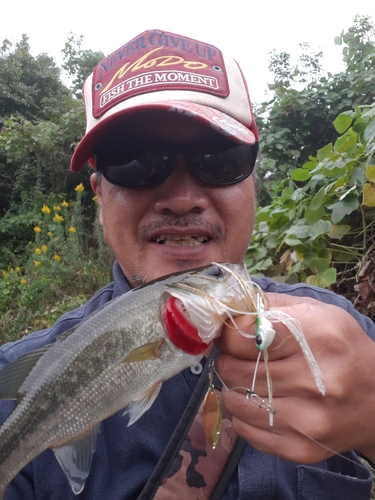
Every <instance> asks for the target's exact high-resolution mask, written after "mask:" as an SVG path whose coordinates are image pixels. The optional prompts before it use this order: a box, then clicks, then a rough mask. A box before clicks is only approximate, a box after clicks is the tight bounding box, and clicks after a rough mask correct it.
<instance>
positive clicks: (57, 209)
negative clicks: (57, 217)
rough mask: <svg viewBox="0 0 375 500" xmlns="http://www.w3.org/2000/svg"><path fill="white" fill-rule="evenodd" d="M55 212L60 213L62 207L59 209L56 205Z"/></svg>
mask: <svg viewBox="0 0 375 500" xmlns="http://www.w3.org/2000/svg"><path fill="white" fill-rule="evenodd" d="M53 209H54V211H55V212H59V211H60V210H61V207H59V206H58V205H56V206H55V207H53Z"/></svg>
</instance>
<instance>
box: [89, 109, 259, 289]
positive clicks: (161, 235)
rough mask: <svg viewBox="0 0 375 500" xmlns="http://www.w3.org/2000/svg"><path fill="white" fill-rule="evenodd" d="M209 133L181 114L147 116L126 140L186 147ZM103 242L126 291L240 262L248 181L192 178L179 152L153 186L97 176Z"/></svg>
mask: <svg viewBox="0 0 375 500" xmlns="http://www.w3.org/2000/svg"><path fill="white" fill-rule="evenodd" d="M212 134H213V132H212V131H210V130H209V129H207V128H205V127H204V126H203V125H201V124H199V123H197V122H196V121H192V120H188V119H186V118H185V117H181V116H174V115H172V116H169V115H168V114H166V113H165V114H162V115H161V114H155V113H154V114H152V115H151V116H150V117H147V119H143V120H141V121H140V122H139V123H138V124H137V123H136V122H135V123H134V124H133V126H132V135H133V137H142V138H143V137H148V138H152V139H154V138H155V139H162V140H167V141H169V142H172V143H173V142H175V143H177V144H189V143H190V142H192V141H196V140H197V139H200V138H202V137H205V136H209V135H211V136H212ZM91 185H92V188H93V190H94V192H95V194H96V195H97V197H98V202H99V206H100V216H99V217H100V224H101V225H102V227H103V232H104V238H105V240H106V242H107V244H108V245H109V247H110V248H111V249H112V251H113V252H114V254H115V256H116V258H117V260H118V262H119V264H120V266H121V268H122V270H123V272H124V274H125V275H126V277H127V278H128V280H129V281H130V283H131V285H132V286H138V285H139V284H141V283H142V282H144V281H150V280H153V279H156V278H159V277H160V276H164V275H166V274H169V273H174V272H180V271H183V270H186V269H191V268H194V267H198V266H203V265H208V264H210V263H211V262H231V263H241V262H242V260H243V257H244V255H245V253H246V250H247V246H248V243H249V240H250V237H251V233H252V229H253V221H254V215H255V205H256V203H255V202H256V200H255V191H254V181H253V177H252V176H250V177H248V178H247V179H245V180H243V181H241V182H239V183H237V184H233V185H230V186H223V187H215V186H210V185H208V184H205V183H204V182H203V181H200V180H199V179H197V178H196V177H194V176H192V175H191V173H190V172H189V169H188V167H187V164H186V157H185V156H184V154H177V155H176V157H175V163H174V169H173V171H172V173H171V175H170V176H169V177H168V178H167V179H166V180H165V181H164V182H163V183H162V184H161V185H159V186H156V187H153V188H147V189H128V188H123V187H119V186H115V185H113V184H111V183H109V182H108V181H107V180H106V179H105V178H103V177H102V179H101V183H100V185H99V184H98V182H97V178H96V174H95V173H94V174H92V176H91Z"/></svg>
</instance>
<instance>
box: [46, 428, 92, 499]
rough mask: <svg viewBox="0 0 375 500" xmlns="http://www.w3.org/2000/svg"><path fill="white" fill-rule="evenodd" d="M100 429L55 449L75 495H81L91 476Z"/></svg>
mask: <svg viewBox="0 0 375 500" xmlns="http://www.w3.org/2000/svg"><path fill="white" fill-rule="evenodd" d="M98 429H99V428H98V427H96V428H95V429H94V430H93V431H91V432H90V433H89V434H86V436H84V437H83V438H82V439H80V440H78V441H73V442H72V443H69V444H65V445H64V446H60V447H59V448H54V449H53V452H54V454H55V456H56V458H57V461H58V462H59V464H60V467H61V468H62V470H63V471H64V473H65V475H66V477H67V479H68V481H69V484H70V487H71V488H72V490H73V493H74V494H75V495H78V494H79V493H81V491H82V490H83V488H84V486H85V483H86V479H87V476H88V475H89V472H90V468H91V463H92V456H93V454H94V451H95V446H96V435H97V433H98Z"/></svg>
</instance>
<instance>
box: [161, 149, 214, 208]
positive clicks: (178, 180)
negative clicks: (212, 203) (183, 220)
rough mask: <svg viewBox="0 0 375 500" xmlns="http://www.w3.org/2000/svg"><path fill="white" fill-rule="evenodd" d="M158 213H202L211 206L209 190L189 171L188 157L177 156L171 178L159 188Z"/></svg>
mask: <svg viewBox="0 0 375 500" xmlns="http://www.w3.org/2000/svg"><path fill="white" fill-rule="evenodd" d="M156 189H157V192H158V195H157V198H156V201H155V210H156V211H157V212H158V213H163V214H167V213H174V214H177V215H184V214H187V213H202V212H204V211H205V210H206V209H207V208H208V206H209V198H208V196H207V189H206V188H205V186H204V184H203V182H202V181H199V179H197V178H196V177H195V176H194V175H193V174H192V173H191V171H190V170H189V166H188V163H187V158H186V155H184V154H182V153H181V154H177V155H176V156H175V158H174V165H173V170H172V172H171V174H170V176H169V177H168V178H167V179H166V180H165V181H164V182H163V183H162V184H161V185H160V186H158V187H157V188H156Z"/></svg>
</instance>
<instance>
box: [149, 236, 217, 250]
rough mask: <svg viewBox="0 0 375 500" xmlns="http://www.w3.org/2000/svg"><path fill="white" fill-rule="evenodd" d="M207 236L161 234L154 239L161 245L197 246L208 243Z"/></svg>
mask: <svg viewBox="0 0 375 500" xmlns="http://www.w3.org/2000/svg"><path fill="white" fill-rule="evenodd" d="M208 239H209V238H208V237H207V236H200V235H198V234H189V235H178V234H161V235H160V236H156V237H155V238H154V241H155V242H156V243H159V245H169V246H172V247H196V246H198V245H202V244H205V243H207V241H208Z"/></svg>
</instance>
